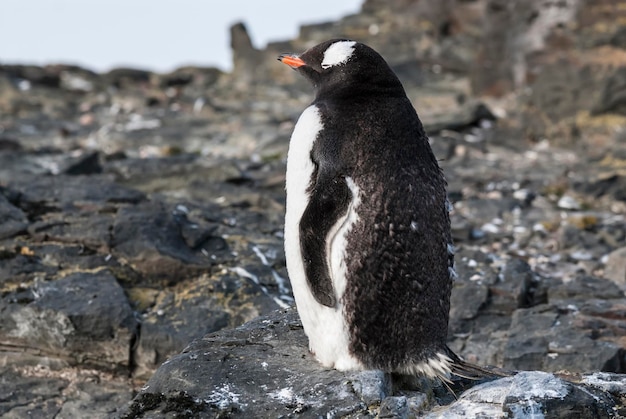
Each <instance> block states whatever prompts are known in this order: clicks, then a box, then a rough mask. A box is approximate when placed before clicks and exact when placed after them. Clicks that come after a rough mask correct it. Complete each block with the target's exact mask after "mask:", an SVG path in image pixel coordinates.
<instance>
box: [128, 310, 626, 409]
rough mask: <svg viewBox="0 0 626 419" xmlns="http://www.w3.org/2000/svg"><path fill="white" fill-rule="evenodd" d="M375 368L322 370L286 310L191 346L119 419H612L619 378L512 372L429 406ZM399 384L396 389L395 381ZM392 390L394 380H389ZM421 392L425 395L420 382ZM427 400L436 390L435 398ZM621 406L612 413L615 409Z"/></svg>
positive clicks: (161, 370) (620, 388) (163, 368)
mask: <svg viewBox="0 0 626 419" xmlns="http://www.w3.org/2000/svg"><path fill="white" fill-rule="evenodd" d="M392 381H393V380H392V379H391V377H388V376H386V375H385V374H383V373H382V372H378V371H363V372H339V371H336V370H327V369H324V368H322V367H321V366H320V365H319V364H318V363H317V362H316V361H315V359H314V358H313V357H312V356H311V354H310V353H309V352H308V350H307V341H306V338H305V336H304V334H303V332H302V327H301V324H300V322H299V320H298V317H297V313H296V312H295V310H293V309H290V310H285V311H279V312H275V313H273V314H271V315H269V316H267V317H262V318H259V319H256V320H254V321H252V322H249V323H246V324H244V325H243V326H241V327H238V328H237V329H233V330H224V331H222V332H218V333H215V334H210V335H207V336H205V337H204V338H202V339H199V340H196V341H194V342H192V343H191V344H190V345H189V346H188V347H187V348H185V350H184V351H183V352H182V353H180V354H179V355H177V356H174V357H172V358H171V359H170V360H168V361H167V362H165V363H164V364H163V365H162V366H161V367H160V368H159V369H158V370H157V372H156V373H155V375H154V376H153V377H152V378H151V379H150V380H149V381H148V383H147V384H146V385H145V386H144V387H143V388H142V390H141V392H140V393H139V394H138V395H137V396H136V397H135V399H134V400H133V403H132V404H131V405H130V407H129V408H128V409H127V410H126V411H125V412H124V414H123V416H122V417H124V418H135V417H153V418H161V417H166V416H167V415H171V414H172V413H174V414H182V413H184V412H188V413H187V414H189V413H191V414H193V415H195V416H198V417H221V416H223V415H227V416H229V417H249V416H250V415H254V416H255V417H282V416H287V415H289V416H297V417H320V416H324V417H390V418H391V417H394V418H407V417H415V416H416V415H417V414H423V413H424V411H426V412H428V410H429V409H433V407H435V408H434V409H433V410H432V411H431V412H432V413H431V414H429V415H428V414H427V415H426V417H433V418H434V417H459V416H463V417H465V416H472V417H474V416H476V417H520V418H522V417H528V415H531V414H533V413H534V412H544V413H546V412H547V415H546V417H565V416H563V415H566V414H567V413H568V412H576V415H577V417H589V418H592V417H594V418H595V417H607V418H611V417H619V415H620V414H622V413H623V412H622V410H623V407H621V400H620V397H623V396H624V395H625V394H626V387H625V386H624V384H626V381H625V379H624V377H622V376H618V375H611V374H606V373H604V374H592V375H588V376H584V377H583V378H582V380H576V383H575V382H573V381H565V380H563V379H561V378H558V377H556V376H554V375H552V374H549V373H544V372H536V371H533V372H520V373H517V374H516V375H514V376H512V377H505V378H501V379H498V380H495V381H492V382H487V383H483V384H479V385H477V386H475V387H473V388H471V389H470V390H467V391H466V392H465V393H463V394H462V395H460V397H459V399H458V401H456V402H454V403H452V404H450V405H445V404H446V403H444V402H443V399H442V398H440V397H439V396H436V397H437V399H436V400H438V402H439V403H441V406H440V407H436V406H432V405H429V404H428V402H427V401H426V395H425V394H424V393H420V392H416V391H415V390H412V391H407V390H406V389H404V390H403V389H402V385H400V387H398V386H397V385H392ZM398 383H399V382H398ZM396 384H397V383H396ZM422 384H423V385H424V387H423V389H424V390H425V391H427V392H430V391H432V390H431V389H430V387H429V385H428V383H426V382H423V383H422ZM435 394H436V393H435ZM620 409H621V410H620Z"/></svg>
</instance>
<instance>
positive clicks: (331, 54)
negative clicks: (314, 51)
mask: <svg viewBox="0 0 626 419" xmlns="http://www.w3.org/2000/svg"><path fill="white" fill-rule="evenodd" d="M355 44H356V42H354V41H339V42H335V43H334V44H332V45H331V46H329V47H328V49H326V51H324V59H323V60H322V68H329V67H332V66H335V65H339V64H343V63H345V62H347V61H348V60H349V59H350V57H351V56H352V53H353V52H354V45H355Z"/></svg>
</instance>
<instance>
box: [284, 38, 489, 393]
mask: <svg viewBox="0 0 626 419" xmlns="http://www.w3.org/2000/svg"><path fill="white" fill-rule="evenodd" d="M278 60H279V61H281V62H282V63H284V64H286V65H288V66H290V67H291V68H293V69H295V70H296V71H297V72H298V73H300V74H301V75H302V76H304V78H305V79H307V80H308V81H309V82H310V83H311V84H312V85H313V88H314V91H315V98H314V100H313V102H312V103H311V105H310V106H309V107H307V108H306V109H305V110H304V112H303V113H302V114H301V116H300V117H299V119H298V121H297V123H296V125H295V127H294V131H293V134H292V136H291V139H290V142H289V150H288V153H287V170H286V195H287V198H286V213H285V233H284V240H285V256H286V262H287V271H288V274H289V278H290V280H291V284H292V288H293V294H294V298H295V303H296V307H297V310H298V313H299V315H300V318H301V321H302V325H303V328H304V332H305V334H306V335H307V337H308V339H309V349H310V351H311V353H312V354H314V355H315V357H316V358H317V360H318V361H319V362H320V363H321V364H322V365H323V366H324V367H327V368H335V369H337V370H342V371H345V370H365V369H378V370H383V371H385V372H389V373H397V374H401V375H413V376H415V375H422V376H427V377H430V378H438V379H441V380H445V381H448V380H449V376H450V374H451V373H454V374H458V375H461V376H466V375H468V374H470V373H472V372H476V370H475V369H472V368H471V367H469V366H468V365H469V364H466V363H465V362H464V361H462V360H461V359H460V358H459V357H457V356H456V355H455V354H454V353H453V352H452V351H451V350H450V349H449V348H448V347H447V345H446V338H447V330H448V317H449V310H450V292H451V289H452V285H453V280H454V277H455V273H454V246H453V244H452V238H451V233H450V217H449V206H450V204H449V202H448V199H447V192H446V188H447V183H446V180H445V178H444V175H443V172H442V170H441V168H440V166H439V163H438V161H437V159H436V158H435V155H434V154H433V152H432V150H431V147H430V145H429V140H428V137H427V136H426V133H425V131H424V128H423V126H422V123H421V121H420V119H419V117H418V115H417V113H416V111H415V109H414V107H413V105H412V104H411V102H410V101H409V99H408V98H407V95H406V93H405V91H404V87H403V86H402V84H401V82H400V80H399V79H398V77H397V76H396V75H395V74H394V72H393V71H392V69H391V68H390V67H389V65H388V64H387V63H386V61H385V60H384V59H383V58H382V57H381V55H379V54H378V53H377V52H376V51H374V50H373V49H372V48H370V47H368V46H366V45H364V44H362V43H359V42H356V41H352V40H349V39H333V40H329V41H326V42H323V43H321V44H319V45H316V46H314V47H312V48H310V49H308V50H306V51H305V52H304V53H302V54H281V55H280V56H279V57H278ZM479 370H480V369H479ZM468 371H469V372H468ZM470 375H471V374H470Z"/></svg>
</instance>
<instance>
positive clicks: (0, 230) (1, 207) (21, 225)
mask: <svg viewBox="0 0 626 419" xmlns="http://www.w3.org/2000/svg"><path fill="white" fill-rule="evenodd" d="M27 226H28V220H27V219H26V214H24V213H23V212H22V210H20V209H19V208H17V207H15V206H13V205H12V204H11V203H10V202H9V201H8V200H7V198H6V197H5V196H4V195H3V194H2V193H1V191H0V240H2V239H7V238H10V237H13V236H15V235H17V234H19V233H22V232H24V231H26V227H27Z"/></svg>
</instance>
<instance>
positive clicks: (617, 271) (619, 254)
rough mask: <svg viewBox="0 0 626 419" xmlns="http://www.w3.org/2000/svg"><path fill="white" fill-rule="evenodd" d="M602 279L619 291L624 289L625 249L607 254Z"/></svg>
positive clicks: (625, 275)
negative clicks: (611, 283)
mask: <svg viewBox="0 0 626 419" xmlns="http://www.w3.org/2000/svg"><path fill="white" fill-rule="evenodd" d="M604 277H605V278H606V279H609V280H611V281H613V283H615V284H616V285H617V286H619V287H620V288H621V289H623V290H624V289H626V247H622V248H620V249H617V250H614V251H613V252H611V253H609V255H608V258H607V260H606V264H605V268H604Z"/></svg>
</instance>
